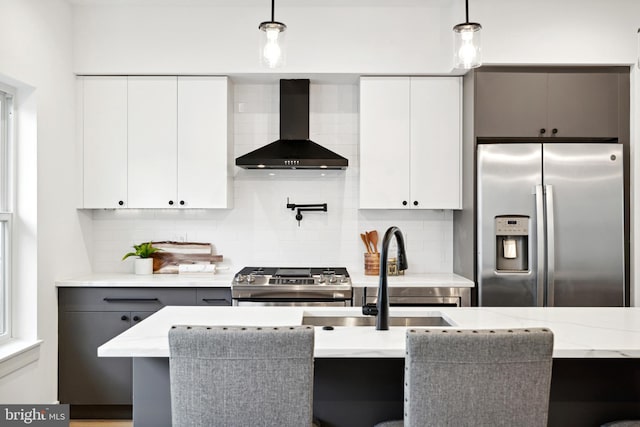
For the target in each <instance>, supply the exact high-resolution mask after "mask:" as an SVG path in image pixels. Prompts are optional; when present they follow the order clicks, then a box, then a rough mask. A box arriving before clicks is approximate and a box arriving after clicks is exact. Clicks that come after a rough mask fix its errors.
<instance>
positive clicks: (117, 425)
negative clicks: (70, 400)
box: [69, 420, 133, 427]
mask: <svg viewBox="0 0 640 427" xmlns="http://www.w3.org/2000/svg"><path fill="white" fill-rule="evenodd" d="M69 427H133V421H131V420H71V422H70V423H69Z"/></svg>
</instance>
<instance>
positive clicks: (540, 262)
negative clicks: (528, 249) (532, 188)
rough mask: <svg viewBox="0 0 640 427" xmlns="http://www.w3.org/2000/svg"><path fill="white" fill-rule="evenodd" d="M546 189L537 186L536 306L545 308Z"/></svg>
mask: <svg viewBox="0 0 640 427" xmlns="http://www.w3.org/2000/svg"><path fill="white" fill-rule="evenodd" d="M543 197H544V188H543V187H542V185H540V184H539V185H536V246H537V249H538V257H537V268H536V270H537V271H536V274H537V276H536V277H537V283H536V304H537V306H538V307H544V246H545V245H544V237H545V236H544V200H543Z"/></svg>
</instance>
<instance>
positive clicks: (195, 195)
mask: <svg viewBox="0 0 640 427" xmlns="http://www.w3.org/2000/svg"><path fill="white" fill-rule="evenodd" d="M229 90H230V86H229V79H228V78H227V77H178V170H177V174H178V175H177V176H178V178H177V179H178V182H177V185H178V207H183V208H228V207H231V202H232V195H233V189H232V187H231V183H232V179H231V175H232V170H231V169H230V167H229V165H230V158H231V156H232V153H233V149H232V146H231V145H230V143H231V138H230V132H231V131H232V129H231V128H230V127H229V126H228V117H229V116H230V114H232V113H233V111H231V110H230V108H229V100H230V99H231V97H230V96H229Z"/></svg>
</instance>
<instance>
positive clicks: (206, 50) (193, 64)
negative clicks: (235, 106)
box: [74, 0, 454, 74]
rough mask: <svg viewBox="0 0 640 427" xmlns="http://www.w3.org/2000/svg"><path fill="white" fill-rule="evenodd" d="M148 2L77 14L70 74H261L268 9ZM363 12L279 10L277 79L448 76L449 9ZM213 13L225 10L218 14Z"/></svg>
mask: <svg viewBox="0 0 640 427" xmlns="http://www.w3.org/2000/svg"><path fill="white" fill-rule="evenodd" d="M102 3H104V2H102ZM113 3H116V4H113ZM132 3H133V4H132ZM146 3H148V2H146ZM155 3H156V4H155V5H153V6H149V5H148V4H145V2H128V4H124V2H112V4H110V5H97V6H96V5H89V6H78V7H76V8H75V10H74V33H75V37H74V50H75V66H74V69H75V71H76V72H78V73H80V74H83V73H85V74H91V73H124V74H127V73H134V74H135V73H142V74H144V73H170V74H171V73H182V74H188V73H224V74H235V73H254V72H258V73H260V72H264V70H261V69H260V68H259V63H258V35H259V30H258V25H259V23H260V22H261V21H266V20H269V19H270V2H268V1H265V2H245V1H243V2H235V4H236V5H234V2H224V1H208V2H207V1H189V0H182V1H173V2H172V1H161V2H155ZM369 3H372V2H357V1H356V2H349V1H347V2H328V3H327V2H322V1H307V0H303V1H300V0H298V1H295V0H290V1H282V2H277V4H276V15H275V17H276V20H280V21H282V22H284V23H285V24H286V25H287V52H288V53H287V66H286V67H285V68H284V69H283V70H282V71H283V72H302V73H326V72H329V73H425V72H440V73H442V72H449V71H450V70H451V63H452V57H451V55H450V52H451V49H452V43H453V36H452V33H451V31H450V29H451V27H452V26H453V25H454V22H453V19H452V17H451V10H450V4H451V3H450V2H448V1H443V0H427V1H411V2H407V1H403V2H380V1H377V2H373V6H370V5H368V4H369ZM171 4H174V5H171ZM175 4H177V5H175ZM219 4H223V6H216V5H219ZM397 4H400V6H397Z"/></svg>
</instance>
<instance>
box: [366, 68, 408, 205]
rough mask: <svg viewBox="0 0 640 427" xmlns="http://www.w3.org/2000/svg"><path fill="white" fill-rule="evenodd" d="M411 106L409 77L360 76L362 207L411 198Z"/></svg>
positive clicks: (391, 203) (399, 202) (397, 202)
mask: <svg viewBox="0 0 640 427" xmlns="http://www.w3.org/2000/svg"><path fill="white" fill-rule="evenodd" d="M410 105H411V95H410V84H409V78H407V77H363V78H361V79H360V208H371V209H376V208H378V209H387V208H401V207H403V205H402V202H403V201H404V202H405V203H408V200H409V199H410V189H409V179H410V176H411V175H410V171H409V155H410V154H409V153H410V148H409V140H410V121H409V115H410V112H411V110H410Z"/></svg>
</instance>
